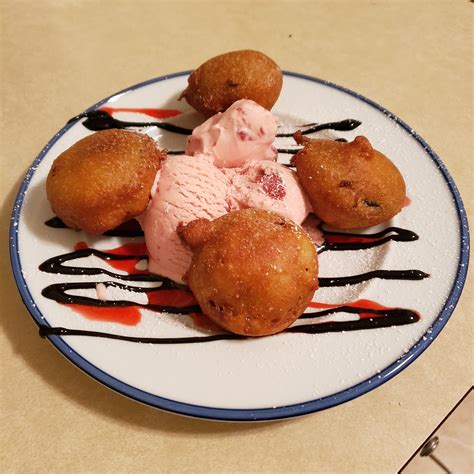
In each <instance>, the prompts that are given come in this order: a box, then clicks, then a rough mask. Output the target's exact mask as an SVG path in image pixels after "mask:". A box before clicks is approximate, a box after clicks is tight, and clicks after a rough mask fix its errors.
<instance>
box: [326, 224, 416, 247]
mask: <svg viewBox="0 0 474 474" xmlns="http://www.w3.org/2000/svg"><path fill="white" fill-rule="evenodd" d="M321 230H322V231H323V233H324V236H325V242H324V244H323V245H321V246H320V247H318V253H323V252H326V251H328V250H330V251H343V250H362V249H369V248H372V247H378V246H379V245H383V244H385V243H387V242H389V241H391V240H393V241H394V242H413V241H415V240H418V239H419V237H418V234H416V233H415V232H413V231H411V230H408V229H402V228H401V227H387V228H386V229H384V230H382V231H380V232H376V233H374V234H352V233H348V232H331V231H328V230H325V229H321ZM334 237H336V238H337V237H341V238H342V239H343V241H342V242H331V238H334ZM351 238H352V239H354V241H351Z"/></svg>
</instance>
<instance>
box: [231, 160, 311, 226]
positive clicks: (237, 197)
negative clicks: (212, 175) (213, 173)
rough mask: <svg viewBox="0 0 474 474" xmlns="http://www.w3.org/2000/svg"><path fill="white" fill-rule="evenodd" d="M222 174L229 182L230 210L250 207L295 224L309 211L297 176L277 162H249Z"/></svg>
mask: <svg viewBox="0 0 474 474" xmlns="http://www.w3.org/2000/svg"><path fill="white" fill-rule="evenodd" d="M223 171H224V173H225V174H226V176H227V177H228V178H229V180H230V183H231V184H230V188H229V198H230V207H231V211H236V210H239V209H245V208H249V207H253V208H256V209H263V210H265V211H273V212H276V213H277V214H280V215H281V216H283V217H286V218H288V219H290V220H292V221H293V222H296V223H297V224H301V223H302V222H303V221H304V219H305V218H306V216H307V215H308V214H309V212H310V211H311V205H310V204H309V201H308V198H307V197H306V195H305V194H304V191H303V189H302V188H301V185H300V183H299V181H298V178H297V177H296V173H295V172H294V171H292V170H290V169H288V168H286V167H285V166H283V165H281V164H279V163H274V162H271V161H250V162H249V163H247V164H246V165H245V166H243V167H241V168H230V169H225V170H223Z"/></svg>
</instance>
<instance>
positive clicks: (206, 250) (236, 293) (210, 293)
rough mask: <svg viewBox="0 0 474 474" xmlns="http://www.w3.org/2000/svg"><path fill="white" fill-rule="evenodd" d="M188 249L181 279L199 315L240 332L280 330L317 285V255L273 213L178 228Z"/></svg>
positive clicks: (294, 227)
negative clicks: (187, 263)
mask: <svg viewBox="0 0 474 474" xmlns="http://www.w3.org/2000/svg"><path fill="white" fill-rule="evenodd" d="M179 233H180V235H181V238H182V239H183V240H184V241H185V242H187V243H188V245H189V246H190V247H191V249H192V250H193V259H192V263H191V266H190V268H189V270H188V273H187V281H188V283H189V286H190V287H191V290H192V291H193V293H194V296H195V297H196V299H197V301H198V303H199V305H200V306H201V309H202V311H203V313H204V314H206V315H207V316H208V317H209V318H210V319H211V320H213V321H214V322H215V323H217V324H219V325H220V326H221V327H223V328H225V329H227V330H229V331H231V332H233V333H236V334H243V335H246V336H265V335H269V334H275V333H277V332H280V331H282V330H283V329H285V328H287V327H288V326H290V324H292V323H293V322H294V321H295V320H296V319H298V317H299V316H300V315H301V314H302V313H303V311H304V310H305V308H306V307H307V306H308V304H309V303H310V302H311V299H312V297H313V294H314V292H315V291H316V289H317V287H318V259H317V254H316V250H315V247H314V245H313V243H312V242H311V240H310V238H309V237H308V236H307V234H306V233H305V232H304V231H303V230H302V229H301V227H299V226H297V225H296V224H294V223H293V222H291V221H289V220H287V219H285V218H283V217H281V216H279V215H278V214H275V213H274V212H268V211H261V210H257V209H245V210H241V211H236V212H232V213H230V214H226V215H225V216H223V217H220V218H219V219H216V220H214V221H212V222H210V221H208V220H206V219H198V220H195V221H192V222H191V223H190V224H188V225H187V226H186V227H183V228H181V229H180V230H179Z"/></svg>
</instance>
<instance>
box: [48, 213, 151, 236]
mask: <svg viewBox="0 0 474 474" xmlns="http://www.w3.org/2000/svg"><path fill="white" fill-rule="evenodd" d="M44 225H47V226H48V227H52V228H54V229H70V227H68V226H67V225H66V224H65V223H64V222H63V221H62V220H61V219H60V218H59V217H52V218H51V219H48V220H47V221H46V222H45V223H44ZM102 235H107V236H108V237H143V235H144V234H143V230H142V229H141V227H140V224H138V222H137V221H136V220H135V219H132V220H130V221H127V222H125V223H124V224H122V225H120V226H118V227H116V228H115V229H112V230H108V231H106V232H104V233H103V234H102Z"/></svg>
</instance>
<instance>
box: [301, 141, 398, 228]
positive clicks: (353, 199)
mask: <svg viewBox="0 0 474 474" xmlns="http://www.w3.org/2000/svg"><path fill="white" fill-rule="evenodd" d="M295 140H296V141H297V143H299V144H300V145H304V148H303V149H302V150H300V151H299V152H298V153H297V154H296V155H295V156H294V158H293V160H292V162H293V163H294V164H295V165H296V173H297V175H298V178H299V180H300V183H301V185H302V186H303V189H304V190H305V191H306V193H307V195H308V197H309V200H310V202H311V206H312V207H313V211H314V213H315V214H316V215H317V216H318V217H319V218H320V219H321V220H322V221H323V222H325V223H326V224H328V225H330V226H332V227H334V228H336V229H355V228H361V227H370V226H373V225H377V224H380V223H382V222H384V221H386V220H388V219H390V218H391V217H393V216H394V215H395V214H397V213H398V212H400V210H401V209H402V207H403V202H404V199H405V193H406V189H405V181H404V180H403V177H402V175H401V174H400V172H399V171H398V169H397V167H396V166H395V165H394V164H393V163H392V162H391V161H390V160H389V159H388V158H387V157H386V156H385V155H383V154H382V153H380V152H379V151H377V150H375V149H374V148H372V145H371V144H370V142H369V141H368V140H367V138H365V137H363V136H359V137H356V138H355V140H354V141H352V142H350V143H341V142H336V141H333V140H315V139H310V138H307V137H304V136H303V135H302V134H301V132H297V133H296V134H295Z"/></svg>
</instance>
